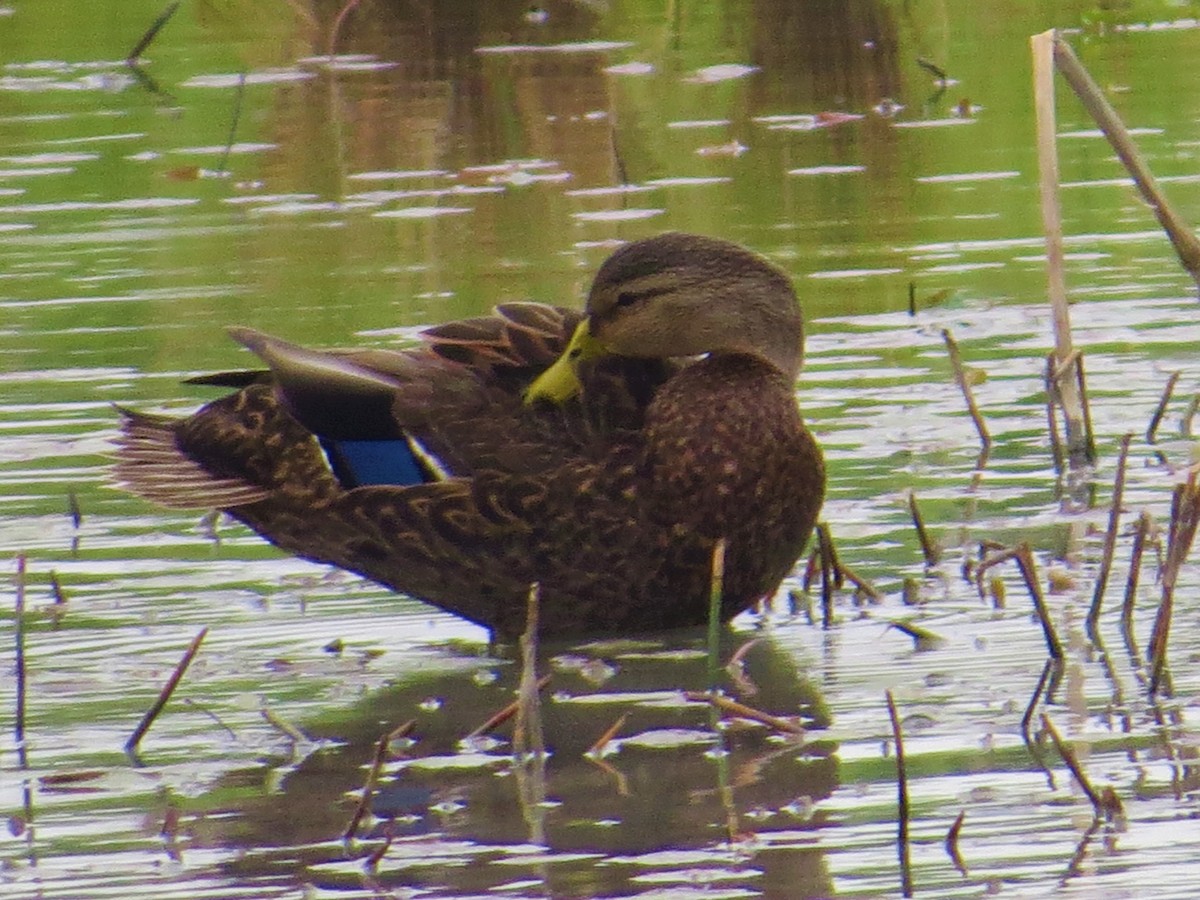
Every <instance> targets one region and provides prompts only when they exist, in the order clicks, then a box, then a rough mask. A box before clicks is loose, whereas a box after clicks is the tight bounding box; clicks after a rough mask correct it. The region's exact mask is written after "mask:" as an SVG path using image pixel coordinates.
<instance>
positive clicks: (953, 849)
mask: <svg viewBox="0 0 1200 900" xmlns="http://www.w3.org/2000/svg"><path fill="white" fill-rule="evenodd" d="M966 818H967V811H966V810H965V809H964V810H960V811H959V813H958V817H957V818H956V819H955V820H954V824H953V825H951V826H950V830H949V831H947V832H946V855H947V856H949V857H950V862H952V863H954V868H956V869H958V872H959V874H960V875H962V876H963V878H966V877H967V866H966V864H965V863H964V862H963V858H962V854H960V853H959V852H958V835H959V834H960V833H961V832H962V827H963V821H964V820H965V819H966Z"/></svg>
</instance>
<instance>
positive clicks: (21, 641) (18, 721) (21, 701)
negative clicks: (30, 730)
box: [13, 553, 29, 769]
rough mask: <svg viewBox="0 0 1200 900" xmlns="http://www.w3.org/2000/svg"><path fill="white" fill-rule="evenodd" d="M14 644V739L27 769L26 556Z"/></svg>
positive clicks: (20, 566) (21, 561)
mask: <svg viewBox="0 0 1200 900" xmlns="http://www.w3.org/2000/svg"><path fill="white" fill-rule="evenodd" d="M13 644H14V653H15V655H16V669H17V673H16V674H17V709H16V715H15V716H14V719H13V738H14V740H15V741H16V743H17V758H18V760H19V761H20V763H21V768H22V769H24V768H27V767H28V765H29V757H28V755H27V751H26V748H25V704H26V694H25V554H24V553H18V554H17V594H16V597H15V598H14V602H13Z"/></svg>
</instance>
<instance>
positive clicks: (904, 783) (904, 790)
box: [886, 691, 913, 897]
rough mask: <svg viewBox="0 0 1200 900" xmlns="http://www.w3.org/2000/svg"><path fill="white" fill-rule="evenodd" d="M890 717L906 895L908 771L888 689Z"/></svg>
mask: <svg viewBox="0 0 1200 900" xmlns="http://www.w3.org/2000/svg"><path fill="white" fill-rule="evenodd" d="M886 696H887V708H888V718H890V719H891V720H892V738H893V740H894V742H895V744H896V811H897V815H896V819H897V822H898V826H897V832H896V851H897V853H898V854H899V856H900V889H901V892H902V893H903V894H904V896H905V897H911V896H912V895H913V884H912V862H911V857H910V854H909V846H908V817H909V810H908V773H907V771H906V770H905V767H904V735H903V733H902V732H901V730H900V715H899V713H897V712H896V700H895V698H894V697H893V696H892V692H891V691H888V692H887V693H886Z"/></svg>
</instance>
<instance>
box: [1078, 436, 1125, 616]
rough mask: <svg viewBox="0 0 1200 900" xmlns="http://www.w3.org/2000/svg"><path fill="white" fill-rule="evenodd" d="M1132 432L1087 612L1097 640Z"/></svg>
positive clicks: (1120, 466)
mask: <svg viewBox="0 0 1200 900" xmlns="http://www.w3.org/2000/svg"><path fill="white" fill-rule="evenodd" d="M1131 440H1133V435H1132V434H1126V435H1125V436H1124V437H1123V438H1121V451H1120V453H1119V454H1118V455H1117V474H1116V476H1115V477H1114V478H1113V492H1112V506H1111V507H1110V508H1109V510H1108V530H1107V531H1106V532H1105V533H1104V552H1103V553H1102V554H1101V556H1100V570H1099V571H1098V572H1097V573H1096V590H1095V592H1094V593H1093V594H1092V606H1091V609H1089V610H1088V614H1087V629H1088V634H1089V635H1091V636H1092V639H1093V640H1095V635H1096V627H1097V625H1098V624H1099V623H1100V608H1101V604H1103V602H1104V589H1105V587H1106V586H1107V585H1108V574H1109V572H1111V571H1112V561H1113V552H1114V551H1115V550H1116V548H1117V529H1118V528H1119V527H1120V524H1121V499H1122V496H1123V495H1124V493H1125V463H1126V460H1128V459H1129V442H1130V441H1131Z"/></svg>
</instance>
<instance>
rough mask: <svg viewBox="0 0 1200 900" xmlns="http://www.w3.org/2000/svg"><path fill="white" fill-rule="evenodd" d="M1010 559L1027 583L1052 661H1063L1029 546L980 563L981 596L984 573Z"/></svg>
mask: <svg viewBox="0 0 1200 900" xmlns="http://www.w3.org/2000/svg"><path fill="white" fill-rule="evenodd" d="M1010 559H1015V560H1016V561H1017V568H1018V569H1020V571H1021V577H1022V578H1023V579H1024V581H1025V587H1026V589H1028V591H1029V596H1030V599H1032V600H1033V608H1034V610H1035V611H1036V612H1037V616H1038V621H1039V622H1041V625H1042V633H1043V634H1045V636H1046V649H1047V650H1048V651H1049V652H1050V656H1051V658H1052V659H1056V660H1061V659H1062V658H1063V650H1062V642H1061V641H1059V639H1058V632H1057V631H1055V629H1054V622H1053V621H1052V620H1051V618H1050V611H1049V610H1048V609H1047V608H1046V600H1045V598H1044V597H1043V596H1042V587H1041V585H1040V584H1039V583H1038V577H1037V565H1036V563H1035V562H1034V560H1033V551H1031V550H1030V549H1029V545H1028V544H1026V543H1021V544H1018V545H1017V546H1016V547H1014V548H1013V549H1011V550H1005V551H1003V552H1001V553H997V554H995V555H993V556H989V557H987V558H986V559H984V560H982V561H981V562H980V563H979V565H978V566H977V567H976V569H975V581H976V585H977V587H978V589H979V596H980V597H983V576H984V573H985V572H987V571H988V570H989V569H991V568H992V567H993V566H997V565H999V564H1000V563H1002V562H1007V561H1008V560H1010Z"/></svg>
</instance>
